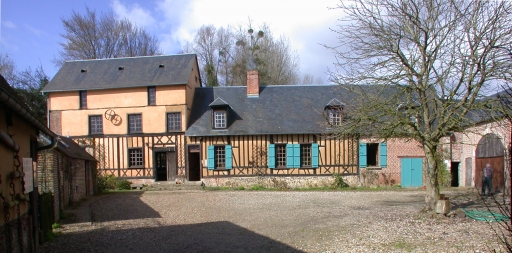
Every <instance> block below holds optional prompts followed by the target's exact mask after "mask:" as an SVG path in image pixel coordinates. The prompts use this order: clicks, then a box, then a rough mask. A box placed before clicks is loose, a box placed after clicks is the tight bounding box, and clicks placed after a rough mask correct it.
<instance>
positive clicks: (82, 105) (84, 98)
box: [79, 90, 87, 109]
mask: <svg viewBox="0 0 512 253" xmlns="http://www.w3.org/2000/svg"><path fill="white" fill-rule="evenodd" d="M79 94H80V95H79V97H80V109H87V91H85V90H81V91H79Z"/></svg>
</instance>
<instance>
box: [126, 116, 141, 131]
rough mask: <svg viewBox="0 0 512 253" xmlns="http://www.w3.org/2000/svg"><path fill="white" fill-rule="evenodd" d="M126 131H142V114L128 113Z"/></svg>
mask: <svg viewBox="0 0 512 253" xmlns="http://www.w3.org/2000/svg"><path fill="white" fill-rule="evenodd" d="M128 133H142V114H129V115H128Z"/></svg>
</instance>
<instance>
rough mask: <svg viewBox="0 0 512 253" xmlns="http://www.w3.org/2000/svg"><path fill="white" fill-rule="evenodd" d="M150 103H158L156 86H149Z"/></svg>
mask: <svg viewBox="0 0 512 253" xmlns="http://www.w3.org/2000/svg"><path fill="white" fill-rule="evenodd" d="M148 105H156V87H154V86H152V87H148Z"/></svg>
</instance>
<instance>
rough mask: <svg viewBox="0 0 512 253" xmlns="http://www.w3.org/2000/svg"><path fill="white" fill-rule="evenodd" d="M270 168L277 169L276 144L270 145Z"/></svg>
mask: <svg viewBox="0 0 512 253" xmlns="http://www.w3.org/2000/svg"><path fill="white" fill-rule="evenodd" d="M267 156H268V167H269V168H271V169H275V168H276V145H275V144H269V145H268V152H267Z"/></svg>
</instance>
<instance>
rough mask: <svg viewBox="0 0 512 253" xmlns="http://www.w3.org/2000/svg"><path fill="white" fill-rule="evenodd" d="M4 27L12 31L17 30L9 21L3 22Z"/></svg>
mask: <svg viewBox="0 0 512 253" xmlns="http://www.w3.org/2000/svg"><path fill="white" fill-rule="evenodd" d="M2 25H3V26H5V27H7V28H10V29H16V25H15V24H14V23H13V22H11V21H9V20H4V21H2Z"/></svg>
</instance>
